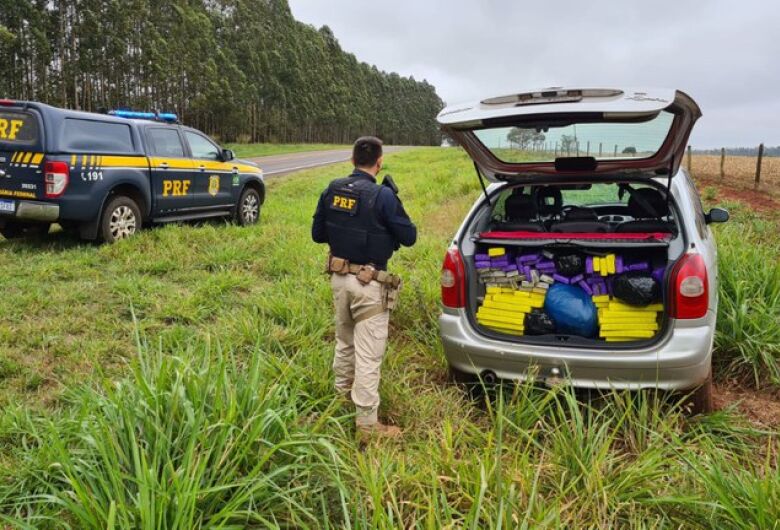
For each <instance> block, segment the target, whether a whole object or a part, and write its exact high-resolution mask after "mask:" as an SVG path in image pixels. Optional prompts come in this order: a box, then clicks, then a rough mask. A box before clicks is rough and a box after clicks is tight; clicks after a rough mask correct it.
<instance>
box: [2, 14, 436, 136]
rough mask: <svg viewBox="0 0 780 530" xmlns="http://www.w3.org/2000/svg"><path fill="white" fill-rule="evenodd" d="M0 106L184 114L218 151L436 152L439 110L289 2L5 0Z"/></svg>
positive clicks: (425, 89)
mask: <svg viewBox="0 0 780 530" xmlns="http://www.w3.org/2000/svg"><path fill="white" fill-rule="evenodd" d="M0 95H1V96H2V97H10V98H15V99H25V100H35V101H43V102H46V103H51V104H53V105H57V106H64V107H71V108H77V109H83V110H98V109H100V108H101V107H102V108H119V107H127V106H131V107H134V108H139V109H147V110H154V109H160V110H165V111H173V112H176V113H178V114H179V117H180V119H181V120H182V121H183V122H184V123H186V124H188V125H191V126H193V127H197V128H199V129H202V130H204V131H206V132H208V133H210V134H213V135H215V136H217V137H218V138H219V139H220V140H222V141H241V142H269V143H272V142H284V143H293V142H329V143H349V142H351V141H352V140H353V139H354V138H355V137H357V136H360V135H361V134H367V133H371V134H376V135H379V136H381V137H382V138H384V139H385V141H387V142H388V143H392V144H397V145H418V144H419V145H426V144H433V145H437V144H439V142H440V136H439V133H438V130H437V128H436V124H435V121H434V117H435V116H436V114H437V113H438V112H439V110H440V109H441V108H442V106H443V104H442V101H441V99H440V98H439V96H438V95H437V94H436V90H435V89H434V87H433V86H432V85H430V84H429V83H427V82H426V81H416V80H415V79H414V78H411V77H410V78H405V77H401V76H399V75H398V74H396V73H387V72H383V71H381V70H379V69H377V68H376V67H375V66H371V65H368V64H366V63H362V62H360V61H358V59H357V58H356V57H355V56H354V55H352V54H350V53H347V52H345V51H344V50H342V49H341V47H340V45H339V43H338V41H337V40H336V37H335V36H334V35H333V32H332V31H331V30H330V29H329V28H328V27H327V26H324V27H322V28H320V29H316V28H314V27H312V26H309V25H306V24H303V23H301V22H298V21H296V20H295V19H294V18H293V16H292V14H291V12H290V8H289V6H288V4H287V0H208V1H207V0H192V1H183V0H169V1H166V2H159V1H152V0H128V1H122V2H117V1H113V2H109V1H106V0H78V1H76V0H62V1H58V2H44V1H41V0H0Z"/></svg>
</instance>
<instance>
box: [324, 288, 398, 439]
mask: <svg viewBox="0 0 780 530" xmlns="http://www.w3.org/2000/svg"><path fill="white" fill-rule="evenodd" d="M330 284H331V287H332V288H333V303H334V305H335V306H336V355H335V356H334V359H333V371H334V372H335V374H336V390H337V391H339V392H348V391H351V396H352V401H353V402H354V403H355V408H356V409H357V419H356V422H357V424H358V425H372V424H374V423H376V422H377V409H378V408H379V375H380V368H381V366H382V358H383V357H384V355H385V349H386V348H387V327H388V324H389V323H390V312H389V311H384V312H382V313H380V314H378V315H374V316H372V317H370V318H367V319H365V320H362V321H360V322H355V319H356V318H359V317H360V315H361V314H365V313H366V312H367V311H371V310H373V309H374V308H375V307H376V306H377V305H380V304H381V303H382V285H381V284H380V283H379V282H376V281H372V282H371V283H369V284H368V285H363V284H361V283H360V282H359V281H358V279H357V277H355V275H354V274H344V275H340V274H331V279H330Z"/></svg>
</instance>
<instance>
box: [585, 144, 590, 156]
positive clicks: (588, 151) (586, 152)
mask: <svg viewBox="0 0 780 530" xmlns="http://www.w3.org/2000/svg"><path fill="white" fill-rule="evenodd" d="M585 156H590V140H588V149H587V151H585Z"/></svg>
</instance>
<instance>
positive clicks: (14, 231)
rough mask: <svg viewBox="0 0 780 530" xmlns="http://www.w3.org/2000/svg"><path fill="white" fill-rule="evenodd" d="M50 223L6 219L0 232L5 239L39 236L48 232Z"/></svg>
mask: <svg viewBox="0 0 780 530" xmlns="http://www.w3.org/2000/svg"><path fill="white" fill-rule="evenodd" d="M50 227H51V224H50V223H20V222H18V221H8V222H6V223H5V224H4V225H3V226H2V227H1V228H0V234H2V235H3V237H4V238H6V239H22V238H25V237H41V236H45V235H46V234H48V233H49V228H50Z"/></svg>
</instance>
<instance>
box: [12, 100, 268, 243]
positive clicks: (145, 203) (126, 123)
mask: <svg viewBox="0 0 780 530" xmlns="http://www.w3.org/2000/svg"><path fill="white" fill-rule="evenodd" d="M264 200H265V184H264V182H263V173H262V171H261V170H260V168H258V167H257V166H255V165H254V164H252V163H251V162H245V161H240V160H235V157H234V154H233V152H232V151H230V150H228V149H222V148H220V147H219V146H218V145H217V143H216V142H214V141H213V140H211V139H210V138H209V137H208V136H206V135H205V134H203V133H201V132H200V131H197V130H195V129H192V128H189V127H185V126H182V125H180V124H178V122H177V119H176V116H175V115H172V114H160V113H142V112H132V111H112V112H109V113H107V114H94V113H88V112H78V111H73V110H65V109H59V108H55V107H52V106H49V105H44V104H42V103H33V102H25V101H12V100H7V99H0V234H2V235H3V236H5V237H6V238H17V237H24V236H25V235H32V234H41V233H46V232H48V230H49V227H50V225H51V224H52V223H58V224H59V225H61V226H62V227H63V229H65V230H68V231H73V232H75V233H78V234H79V235H80V236H81V237H82V238H84V239H88V240H101V241H106V242H113V241H116V240H118V239H123V238H126V237H129V236H131V235H133V234H134V233H135V232H136V231H137V230H139V229H140V228H141V227H142V226H144V225H149V224H153V223H164V222H170V221H183V220H190V219H202V218H206V217H230V218H232V219H234V220H235V222H237V223H239V224H241V225H250V224H254V223H256V222H257V221H258V219H259V216H260V207H261V206H262V204H263V202H264Z"/></svg>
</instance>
